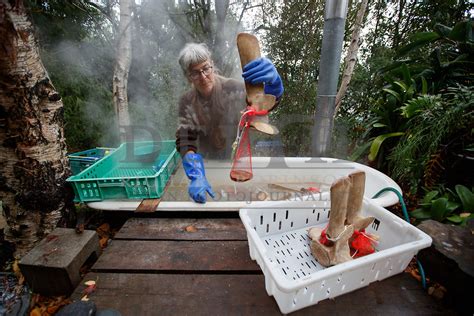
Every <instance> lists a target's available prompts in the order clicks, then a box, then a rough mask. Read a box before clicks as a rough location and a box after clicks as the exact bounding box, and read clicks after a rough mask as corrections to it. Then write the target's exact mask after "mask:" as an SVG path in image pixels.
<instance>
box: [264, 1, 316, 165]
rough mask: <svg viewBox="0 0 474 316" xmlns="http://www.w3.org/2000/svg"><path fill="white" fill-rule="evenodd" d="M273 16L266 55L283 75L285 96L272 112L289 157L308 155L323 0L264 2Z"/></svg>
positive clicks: (269, 23) (268, 33)
mask: <svg viewBox="0 0 474 316" xmlns="http://www.w3.org/2000/svg"><path fill="white" fill-rule="evenodd" d="M264 10H265V12H266V14H267V15H268V16H270V17H276V16H277V17H278V19H275V20H272V19H271V18H270V21H269V22H268V32H266V33H265V35H264V37H263V39H264V43H265V47H267V48H268V52H267V55H268V57H269V58H270V59H271V60H272V61H273V63H274V64H275V67H276V68H277V69H278V71H279V73H280V74H281V76H282V80H283V85H284V87H285V93H284V96H283V99H282V101H281V104H280V105H279V106H278V107H277V108H276V109H275V110H274V111H272V114H271V115H272V119H273V120H274V121H276V122H279V128H280V130H281V136H282V142H283V144H284V147H285V154H286V155H287V156H308V155H309V154H310V153H311V136H310V135H311V133H312V126H313V115H314V110H315V105H316V104H315V100H316V79H317V76H318V68H319V59H320V47H321V40H322V29H323V23H324V20H323V16H324V15H323V11H324V4H323V1H320V0H319V1H310V2H307V1H288V2H284V3H281V5H276V6H275V5H274V4H273V3H270V2H268V3H264Z"/></svg>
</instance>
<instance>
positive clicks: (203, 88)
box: [188, 60, 215, 97]
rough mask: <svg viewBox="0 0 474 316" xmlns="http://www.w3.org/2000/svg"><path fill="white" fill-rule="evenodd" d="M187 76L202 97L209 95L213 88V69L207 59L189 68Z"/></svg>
mask: <svg viewBox="0 0 474 316" xmlns="http://www.w3.org/2000/svg"><path fill="white" fill-rule="evenodd" d="M188 78H189V80H190V81H191V82H192V84H193V85H194V87H195V88H196V90H197V91H198V92H199V93H200V94H201V95H202V96H204V97H209V96H210V95H211V93H212V89H213V88H214V79H215V77H214V69H213V66H212V62H211V61H209V60H207V61H205V62H202V63H200V64H196V65H192V66H191V67H190V68H189V73H188Z"/></svg>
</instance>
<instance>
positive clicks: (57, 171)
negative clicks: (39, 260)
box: [0, 0, 70, 257]
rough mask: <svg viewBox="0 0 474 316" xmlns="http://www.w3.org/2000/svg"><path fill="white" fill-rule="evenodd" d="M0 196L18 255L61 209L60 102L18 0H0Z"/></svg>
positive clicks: (65, 172)
mask: <svg viewBox="0 0 474 316" xmlns="http://www.w3.org/2000/svg"><path fill="white" fill-rule="evenodd" d="M0 39H1V40H0V200H1V201H2V203H3V211H4V213H5V216H6V220H7V223H8V226H7V227H6V230H5V237H6V239H7V240H9V241H12V242H14V243H15V245H16V255H17V256H19V257H21V256H22V255H23V254H24V253H25V252H26V251H28V250H29V249H31V248H32V247H33V246H34V244H35V243H36V242H37V241H39V240H40V239H41V238H42V237H44V235H45V234H47V233H49V232H50V231H51V230H52V229H54V228H55V227H56V225H57V223H58V221H59V219H60V218H61V216H62V212H63V211H65V210H66V206H65V205H66V196H67V195H66V192H67V190H66V187H65V180H66V178H67V177H68V175H69V174H70V170H69V167H68V161H67V157H66V142H65V138H64V131H63V126H64V122H63V104H62V101H61V97H60V96H59V94H58V93H57V91H56V90H55V88H54V86H53V85H52V83H51V81H50V80H49V77H48V74H47V72H46V69H45V68H44V66H43V63H42V62H41V59H40V55H39V51H38V46H37V43H36V40H35V38H34V30H33V27H32V24H31V23H30V22H29V21H28V19H27V16H26V12H25V8H24V6H23V4H22V1H16V2H15V1H6V0H1V1H0Z"/></svg>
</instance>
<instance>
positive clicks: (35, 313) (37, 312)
mask: <svg viewBox="0 0 474 316" xmlns="http://www.w3.org/2000/svg"><path fill="white" fill-rule="evenodd" d="M30 316H41V309H40V308H39V307H35V308H33V309H32V310H31V312H30Z"/></svg>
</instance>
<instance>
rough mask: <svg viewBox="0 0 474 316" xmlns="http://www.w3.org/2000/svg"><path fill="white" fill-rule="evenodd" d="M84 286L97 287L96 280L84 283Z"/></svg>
mask: <svg viewBox="0 0 474 316" xmlns="http://www.w3.org/2000/svg"><path fill="white" fill-rule="evenodd" d="M84 284H85V285H87V286H91V285H95V281H94V280H89V281H86V282H84Z"/></svg>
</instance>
